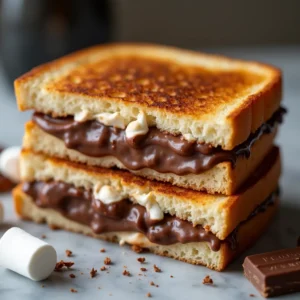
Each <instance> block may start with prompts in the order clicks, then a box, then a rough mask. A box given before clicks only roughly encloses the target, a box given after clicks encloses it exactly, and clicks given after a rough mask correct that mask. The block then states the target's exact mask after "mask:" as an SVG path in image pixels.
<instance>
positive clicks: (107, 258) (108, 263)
mask: <svg viewBox="0 0 300 300" xmlns="http://www.w3.org/2000/svg"><path fill="white" fill-rule="evenodd" d="M104 264H105V265H110V264H111V259H110V258H109V257H105V259H104Z"/></svg>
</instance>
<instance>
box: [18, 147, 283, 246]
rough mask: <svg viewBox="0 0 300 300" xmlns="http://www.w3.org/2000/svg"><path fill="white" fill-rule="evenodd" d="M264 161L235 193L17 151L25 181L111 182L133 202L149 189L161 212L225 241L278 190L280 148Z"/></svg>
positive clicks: (81, 184) (90, 186)
mask: <svg viewBox="0 0 300 300" xmlns="http://www.w3.org/2000/svg"><path fill="white" fill-rule="evenodd" d="M265 165H266V167H265V168H264V170H263V173H261V175H260V176H258V175H257V174H256V173H255V172H254V173H253V175H252V179H249V180H252V181H253V182H251V183H250V182H248V186H244V187H243V188H241V190H240V192H239V193H237V194H235V195H233V196H223V195H210V194H206V193H201V192H198V191H193V190H187V189H183V188H179V187H176V186H172V185H171V184H168V183H162V182H157V181H152V180H147V179H144V178H142V177H138V176H135V175H133V174H131V173H129V172H126V171H121V170H110V169H104V168H99V167H98V168H96V167H92V166H86V165H83V164H77V163H73V162H70V161H65V160H61V159H57V158H53V157H47V156H44V155H42V154H38V153H34V152H31V151H27V150H26V151H24V150H23V152H22V154H21V177H22V181H25V182H26V181H28V182H31V181H34V180H41V181H48V180H56V181H63V182H66V183H69V184H73V185H74V186H75V187H82V188H85V189H88V190H93V188H94V187H95V186H96V185H97V184H102V185H104V184H105V185H111V186H113V187H115V188H117V189H118V190H119V191H120V192H121V193H122V194H124V195H128V197H129V199H130V200H131V201H133V202H134V201H135V200H134V194H136V193H139V194H147V193H149V192H152V194H153V196H154V197H155V201H156V202H157V203H158V205H159V207H160V208H161V210H162V211H163V212H164V213H169V214H171V215H176V216H177V217H178V218H180V219H184V220H188V221H190V222H192V223H193V224H194V225H202V226H203V227H205V228H208V229H209V230H210V231H211V232H213V233H214V234H216V236H217V237H218V238H219V239H221V240H223V239H225V238H226V236H228V235H229V233H230V232H231V231H232V230H233V229H234V228H235V227H236V226H237V224H239V223H240V222H241V221H243V220H245V219H247V218H248V216H249V215H250V213H251V212H252V211H254V209H255V208H256V207H257V206H258V205H259V204H260V203H262V202H263V201H264V200H265V199H267V197H268V196H269V195H270V194H271V193H272V192H274V191H275V190H276V188H277V184H278V180H279V176H280V171H281V165H280V155H279V149H278V148H273V149H272V150H271V152H270V153H269V155H268V156H267V157H266V158H265ZM254 178H255V179H254Z"/></svg>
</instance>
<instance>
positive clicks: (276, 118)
mask: <svg viewBox="0 0 300 300" xmlns="http://www.w3.org/2000/svg"><path fill="white" fill-rule="evenodd" d="M285 112H286V110H285V109H284V108H279V109H278V110H277V111H276V112H275V113H274V114H273V116H272V117H271V118H270V119H269V120H268V121H267V122H266V123H264V124H263V125H262V126H261V127H260V128H259V129H258V130H257V131H256V132H255V133H253V134H251V135H250V136H249V138H248V139H247V141H246V142H244V143H242V144H241V145H239V146H237V147H236V148H234V149H233V150H231V151H225V150H222V149H221V148H220V147H218V148H214V147H212V146H210V145H207V144H200V143H197V142H188V141H187V140H185V139H184V138H183V136H181V135H178V136H174V135H172V134H170V133H166V132H162V131H160V130H159V129H157V128H155V127H151V128H149V131H148V133H147V134H145V135H140V136H137V137H135V138H133V139H127V138H126V136H125V130H122V129H118V128H115V127H111V126H105V125H103V124H101V123H99V122H98V121H96V120H91V121H86V122H83V123H79V122H76V121H74V119H73V117H71V116H70V117H65V118H53V117H51V116H49V115H45V114H41V113H34V115H33V121H34V122H35V123H36V124H37V125H38V126H39V127H40V128H41V129H42V130H44V131H46V132H47V133H49V134H51V135H53V136H55V137H57V138H59V139H61V140H63V141H64V143H65V145H66V147H67V148H70V149H74V150H77V151H79V152H80V153H83V154H85V155H87V156H92V157H104V156H114V157H116V158H117V159H118V160H119V161H120V162H122V163H123V164H124V166H125V167H126V168H128V169H129V170H140V169H143V168H150V169H153V170H156V171H158V172H160V173H174V174H177V175H186V174H190V173H193V174H200V173H202V172H204V171H206V170H209V169H211V168H213V167H214V166H215V165H217V164H219V163H221V162H225V161H228V162H231V163H232V165H233V167H234V166H235V163H236V161H237V158H238V157H239V156H245V157H249V156H250V151H251V147H252V145H253V144H254V143H255V141H257V140H258V139H259V138H260V137H261V136H262V135H263V134H267V133H270V132H272V130H274V128H275V125H276V123H281V122H282V116H283V114H284V113H285Z"/></svg>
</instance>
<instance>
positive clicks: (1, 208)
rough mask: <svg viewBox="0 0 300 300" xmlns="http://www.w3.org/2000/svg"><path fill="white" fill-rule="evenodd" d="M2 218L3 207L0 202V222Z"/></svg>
mask: <svg viewBox="0 0 300 300" xmlns="http://www.w3.org/2000/svg"><path fill="white" fill-rule="evenodd" d="M3 219H4V208H3V205H2V203H1V202H0V224H1V223H2V222H3Z"/></svg>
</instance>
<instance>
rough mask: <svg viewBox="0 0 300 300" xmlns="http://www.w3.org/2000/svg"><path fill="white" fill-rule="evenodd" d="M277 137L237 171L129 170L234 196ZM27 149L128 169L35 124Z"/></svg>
mask: <svg viewBox="0 0 300 300" xmlns="http://www.w3.org/2000/svg"><path fill="white" fill-rule="evenodd" d="M275 136H276V130H275V131H274V132H273V133H270V134H264V135H263V136H262V137H261V138H260V139H259V140H258V141H256V142H255V144H254V145H253V147H252V148H251V156H250V157H249V158H245V157H239V158H238V159H237V162H236V166H235V168H232V165H231V163H230V162H223V163H220V164H218V165H217V166H215V167H213V168H212V169H211V170H208V171H206V172H204V173H202V174H188V175H183V176H179V175H176V174H171V173H167V174H163V173H159V172H157V171H155V170H152V169H147V168H145V169H142V170H139V171H132V170H129V171H130V172H132V173H134V174H136V175H139V176H142V177H146V178H148V179H152V180H159V181H163V182H170V183H172V184H173V185H176V186H179V187H184V188H190V189H193V190H197V191H204V192H207V193H209V194H223V195H233V194H234V193H235V192H236V191H237V189H238V188H239V187H240V186H241V184H242V183H244V182H245V181H246V180H247V178H248V177H249V176H250V174H251V173H252V172H253V171H254V170H255V169H256V167H257V166H258V165H259V164H260V163H261V162H262V160H263V159H264V157H265V156H266V155H267V153H268V152H269V151H270V150H271V148H272V147H273V142H274V138H275ZM23 147H24V148H25V149H28V150H32V151H34V152H41V153H44V154H45V155H48V156H53V157H58V158H62V159H66V160H70V161H74V162H79V163H85V164H88V165H91V166H100V167H104V168H112V167H115V166H116V167H118V168H120V169H127V168H126V167H125V166H124V165H123V164H122V163H121V162H120V161H119V160H118V159H116V158H114V157H112V156H111V157H110V156H107V157H102V158H94V157H88V156H86V155H84V154H81V153H79V152H78V151H75V150H72V149H68V148H67V147H66V146H65V144H64V142H63V141H61V140H60V139H58V138H56V137H54V136H52V135H50V134H48V133H46V132H44V131H43V130H42V129H40V128H39V127H38V126H37V125H36V124H35V123H34V122H32V121H30V122H28V123H26V125H25V135H24V138H23ZM127 170H128V169H127Z"/></svg>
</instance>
